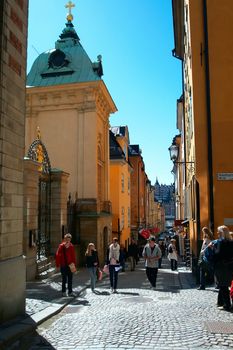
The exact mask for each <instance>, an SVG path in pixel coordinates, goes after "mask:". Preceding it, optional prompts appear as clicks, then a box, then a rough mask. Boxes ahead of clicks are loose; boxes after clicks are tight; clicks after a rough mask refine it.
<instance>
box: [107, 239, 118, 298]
mask: <svg viewBox="0 0 233 350" xmlns="http://www.w3.org/2000/svg"><path fill="white" fill-rule="evenodd" d="M117 241H118V240H117V238H113V242H112V244H110V246H109V256H108V258H109V275H110V285H111V291H112V292H113V293H117V282H118V271H119V266H120V265H119V258H120V245H119V244H118V243H117Z"/></svg>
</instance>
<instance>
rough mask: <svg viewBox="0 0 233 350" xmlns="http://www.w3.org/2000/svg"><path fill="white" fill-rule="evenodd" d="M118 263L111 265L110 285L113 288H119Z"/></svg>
mask: <svg viewBox="0 0 233 350" xmlns="http://www.w3.org/2000/svg"><path fill="white" fill-rule="evenodd" d="M116 266H117V265H109V275H110V285H111V288H113V289H117V281H118V271H116V270H115V267H116Z"/></svg>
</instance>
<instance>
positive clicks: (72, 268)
mask: <svg viewBox="0 0 233 350" xmlns="http://www.w3.org/2000/svg"><path fill="white" fill-rule="evenodd" d="M69 268H70V271H71V272H76V271H77V269H76V266H75V264H74V263H71V264H69Z"/></svg>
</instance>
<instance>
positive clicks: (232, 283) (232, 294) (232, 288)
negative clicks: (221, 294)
mask: <svg viewBox="0 0 233 350" xmlns="http://www.w3.org/2000/svg"><path fill="white" fill-rule="evenodd" d="M230 296H231V299H232V300H233V280H232V281H231V288H230Z"/></svg>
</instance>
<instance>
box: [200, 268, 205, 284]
mask: <svg viewBox="0 0 233 350" xmlns="http://www.w3.org/2000/svg"><path fill="white" fill-rule="evenodd" d="M205 276H206V271H205V269H203V268H202V267H200V286H201V287H203V288H205V282H206V278H205Z"/></svg>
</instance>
